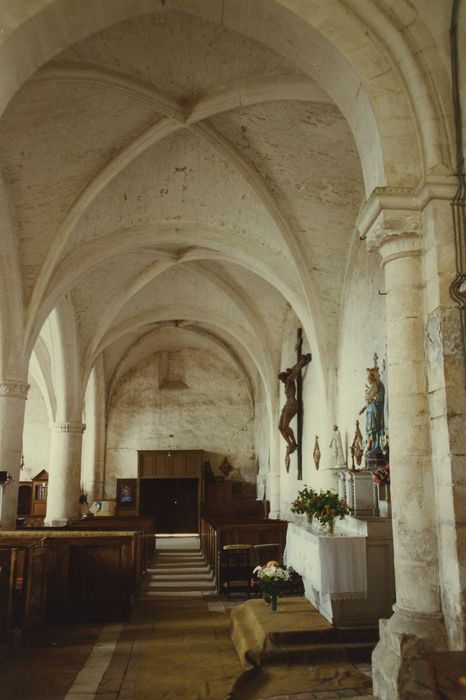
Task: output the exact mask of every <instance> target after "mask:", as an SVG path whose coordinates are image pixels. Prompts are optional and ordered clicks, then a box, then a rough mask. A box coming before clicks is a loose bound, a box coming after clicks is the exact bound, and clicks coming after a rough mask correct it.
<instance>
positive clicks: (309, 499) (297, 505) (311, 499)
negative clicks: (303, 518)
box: [291, 486, 319, 520]
mask: <svg viewBox="0 0 466 700" xmlns="http://www.w3.org/2000/svg"><path fill="white" fill-rule="evenodd" d="M318 499H319V494H318V493H317V491H314V489H310V488H308V487H307V486H305V487H304V488H303V489H302V490H301V491H298V497H297V498H296V499H295V500H294V501H293V503H292V504H291V512H292V513H299V514H300V515H307V516H308V519H309V520H311V519H312V517H313V516H314V515H315V513H317V510H318Z"/></svg>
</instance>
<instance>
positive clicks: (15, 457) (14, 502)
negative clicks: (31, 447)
mask: <svg viewBox="0 0 466 700" xmlns="http://www.w3.org/2000/svg"><path fill="white" fill-rule="evenodd" d="M28 389H29V384H28V383H27V382H24V381H21V380H18V381H17V380H4V381H2V382H0V469H1V470H2V471H6V472H9V473H10V474H11V476H12V482H11V483H9V484H8V485H7V486H4V487H0V513H1V527H2V529H3V530H14V529H15V528H16V513H17V508H18V482H19V480H20V475H19V470H20V465H21V452H22V446H23V426H24V409H25V405H26V403H25V402H26V398H27V393H28Z"/></svg>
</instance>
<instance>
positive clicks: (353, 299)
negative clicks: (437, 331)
mask: <svg viewBox="0 0 466 700" xmlns="http://www.w3.org/2000/svg"><path fill="white" fill-rule="evenodd" d="M379 291H380V292H382V294H379ZM384 292H385V288H384V276H383V270H382V268H381V266H380V258H379V256H378V255H377V254H376V253H368V252H367V250H366V244H365V242H364V241H359V240H356V241H355V242H354V244H353V247H352V250H351V253H350V258H349V263H348V268H347V276H346V280H345V286H344V290H343V302H342V321H341V329H340V348H339V362H338V372H337V387H336V390H337V416H336V423H337V424H338V427H339V429H340V434H341V438H342V442H343V449H344V451H345V456H346V458H347V463H348V464H351V455H350V452H349V448H350V446H351V443H352V442H353V438H354V433H355V429H356V420H359V424H360V429H361V433H362V435H363V437H364V438H365V431H364V427H365V414H363V415H362V416H358V413H359V411H360V410H361V408H362V407H363V406H364V405H365V401H364V389H365V384H366V368H367V367H373V362H374V353H377V354H378V356H379V361H378V362H379V367H380V368H381V378H382V381H383V382H384V384H385V388H386V389H387V377H386V375H385V374H384V373H383V372H382V365H383V359H384V357H386V340H385V338H386V334H385V296H383V293H384ZM385 417H386V419H387V415H386V416H385ZM331 420H333V419H331Z"/></svg>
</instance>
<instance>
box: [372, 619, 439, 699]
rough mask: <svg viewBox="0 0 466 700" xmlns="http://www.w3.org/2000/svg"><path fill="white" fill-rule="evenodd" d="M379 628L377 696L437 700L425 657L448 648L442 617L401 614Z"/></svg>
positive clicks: (374, 675) (375, 671) (374, 678)
mask: <svg viewBox="0 0 466 700" xmlns="http://www.w3.org/2000/svg"><path fill="white" fill-rule="evenodd" d="M379 627H380V641H379V643H378V644H377V646H376V648H375V649H374V652H373V654H372V682H373V688H374V690H373V692H374V695H375V696H376V697H377V698H379V699H380V700H418V699H421V700H435V697H436V696H435V694H434V693H433V691H432V689H431V685H430V677H429V669H428V665H427V662H426V661H424V659H423V656H424V654H427V653H429V652H431V651H437V650H445V649H446V648H447V637H446V631H445V626H444V623H443V617H442V615H441V614H440V613H431V614H428V613H426V614H416V615H414V614H413V613H409V612H407V611H400V610H397V611H396V612H395V614H394V615H393V617H391V618H390V619H389V620H380V623H379Z"/></svg>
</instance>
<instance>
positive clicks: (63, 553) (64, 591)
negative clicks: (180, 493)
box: [0, 528, 139, 622]
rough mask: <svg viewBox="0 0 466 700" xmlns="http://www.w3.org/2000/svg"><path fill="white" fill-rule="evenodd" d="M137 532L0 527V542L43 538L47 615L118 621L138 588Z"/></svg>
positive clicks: (17, 543) (19, 543)
mask: <svg viewBox="0 0 466 700" xmlns="http://www.w3.org/2000/svg"><path fill="white" fill-rule="evenodd" d="M138 536H139V533H136V532H114V531H110V532H99V533H98V534H97V533H94V532H69V531H59V530H52V529H51V528H47V529H46V530H44V531H13V532H5V531H0V544H1V543H2V542H4V544H7V545H10V546H17V547H19V548H21V547H24V545H25V544H34V543H38V542H39V541H41V542H42V543H43V546H44V547H46V548H47V550H48V562H47V577H46V578H47V603H46V607H47V617H48V618H49V619H60V620H88V621H96V622H115V621H121V620H125V619H127V618H128V616H129V614H130V610H131V603H132V600H133V592H134V583H133V582H134V568H135V566H137V562H136V558H135V552H136V540H137V537H138Z"/></svg>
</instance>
